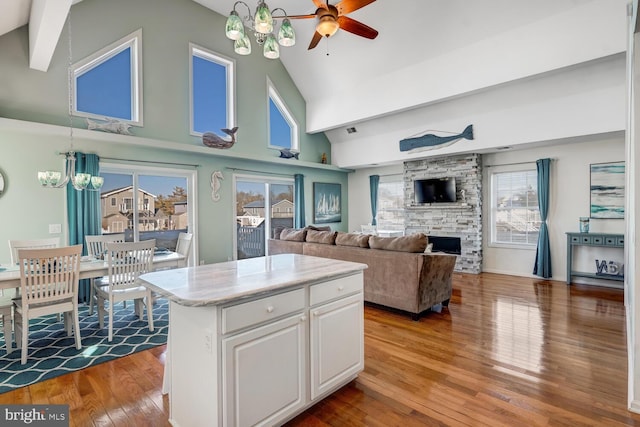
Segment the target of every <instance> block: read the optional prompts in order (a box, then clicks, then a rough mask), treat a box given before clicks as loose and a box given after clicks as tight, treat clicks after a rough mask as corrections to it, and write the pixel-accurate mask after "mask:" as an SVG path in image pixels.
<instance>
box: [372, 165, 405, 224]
mask: <svg viewBox="0 0 640 427" xmlns="http://www.w3.org/2000/svg"><path fill="white" fill-rule="evenodd" d="M385 178H386V177H380V182H379V183H378V212H377V215H376V222H377V223H378V225H377V227H378V229H380V230H404V182H403V181H402V180H397V179H396V180H391V177H389V179H388V180H386V179H385Z"/></svg>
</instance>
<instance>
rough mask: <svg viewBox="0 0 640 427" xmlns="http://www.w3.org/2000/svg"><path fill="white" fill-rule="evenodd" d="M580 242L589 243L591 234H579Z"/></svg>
mask: <svg viewBox="0 0 640 427" xmlns="http://www.w3.org/2000/svg"><path fill="white" fill-rule="evenodd" d="M580 243H584V244H585V245H590V244H591V236H580Z"/></svg>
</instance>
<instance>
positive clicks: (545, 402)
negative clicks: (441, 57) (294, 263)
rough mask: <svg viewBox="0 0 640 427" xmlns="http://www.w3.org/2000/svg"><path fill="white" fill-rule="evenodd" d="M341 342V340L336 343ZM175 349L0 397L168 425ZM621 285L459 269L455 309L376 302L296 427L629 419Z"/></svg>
mask: <svg viewBox="0 0 640 427" xmlns="http://www.w3.org/2000/svg"><path fill="white" fill-rule="evenodd" d="M336 351H339V349H336ZM163 357H164V346H163V347H158V348H155V349H152V350H148V351H145V352H141V353H137V354H135V355H131V356H127V357H123V358H121V359H118V360H115V361H113V362H108V363H104V364H101V365H98V366H94V367H91V368H88V369H85V370H82V371H79V372H75V373H72V374H68V375H65V376H62V377H58V378H54V379H52V380H48V381H44V382H41V383H39V384H35V385H33V386H30V387H25V388H22V389H19V390H16V391H13V392H10V393H5V394H1V395H0V404H6V403H67V404H69V405H70V412H71V425H77V426H90V425H99V426H110V425H115V426H145V425H149V426H162V425H168V422H167V418H168V400H167V397H166V396H162V395H161V393H160V388H161V384H162V369H163V361H164V359H163ZM626 395H627V359H626V338H625V312H624V306H623V294H622V291H620V290H615V289H607V288H598V287H590V286H578V285H572V286H567V285H566V284H564V283H563V282H552V281H544V280H537V279H527V278H520V277H513V276H504V275H497V274H488V273H483V274H481V275H477V276H476V275H464V274H456V276H455V279H454V295H453V298H452V299H451V304H450V305H449V308H448V309H444V310H443V311H442V313H428V314H426V315H425V316H423V317H422V318H421V319H420V321H418V322H414V321H412V320H411V319H410V316H408V315H407V314H400V313H395V312H391V311H388V310H384V309H381V308H377V307H371V306H367V307H366V308H365V370H364V372H362V373H361V374H360V376H359V377H358V379H357V380H355V381H353V382H351V383H350V384H349V385H347V386H346V387H343V388H342V389H341V390H339V391H338V392H336V393H334V394H333V395H331V396H329V397H328V398H326V399H325V400H323V401H322V402H320V403H319V404H317V405H316V406H314V407H312V408H310V409H309V410H307V411H306V412H304V413H303V414H301V415H299V416H298V417H296V418H295V419H293V420H291V421H290V422H289V423H287V425H288V426H305V427H306V426H384V427H388V426H403V427H410V426H425V425H426V426H485V425H486V426H509V427H513V426H625V425H636V424H637V425H640V415H638V414H634V413H631V412H628V411H627V409H626V399H627V397H626Z"/></svg>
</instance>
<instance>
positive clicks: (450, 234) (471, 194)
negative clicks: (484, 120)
mask: <svg viewBox="0 0 640 427" xmlns="http://www.w3.org/2000/svg"><path fill="white" fill-rule="evenodd" d="M481 163H482V162H481V156H480V155H479V154H466V155H459V156H446V157H434V158H429V159H423V160H414V161H409V162H405V164H404V197H405V199H404V206H405V229H406V233H407V234H411V233H419V232H421V233H425V234H426V235H427V236H434V241H433V243H434V250H438V248H439V249H440V250H442V251H445V252H452V251H453V250H454V249H457V248H456V244H457V241H458V239H459V251H460V254H459V255H458V260H457V261H456V267H455V270H456V271H460V272H464V273H474V274H478V273H480V272H481V271H482V164H481ZM444 177H455V181H456V202H452V203H429V204H417V203H416V202H415V193H414V181H415V180H416V179H426V178H444ZM438 238H441V239H438ZM452 248H453V249H452Z"/></svg>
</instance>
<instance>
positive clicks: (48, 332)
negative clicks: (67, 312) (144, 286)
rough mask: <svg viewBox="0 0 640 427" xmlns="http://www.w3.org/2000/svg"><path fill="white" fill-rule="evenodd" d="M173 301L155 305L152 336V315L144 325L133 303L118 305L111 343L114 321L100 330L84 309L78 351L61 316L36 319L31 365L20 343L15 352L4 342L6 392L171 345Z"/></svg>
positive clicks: (0, 363)
mask: <svg viewBox="0 0 640 427" xmlns="http://www.w3.org/2000/svg"><path fill="white" fill-rule="evenodd" d="M168 307H169V305H168V301H167V300H165V299H158V300H156V303H155V305H154V306H153V320H154V330H153V332H149V327H148V324H147V320H146V319H147V317H146V312H145V314H144V316H143V320H142V321H140V320H139V319H138V317H137V316H136V315H135V314H134V311H133V308H134V304H133V302H132V301H129V302H128V303H127V307H126V308H125V307H123V304H117V305H116V307H115V308H116V310H115V318H114V323H113V340H112V341H111V342H109V341H108V340H107V338H108V326H107V325H108V320H107V316H105V321H104V323H105V325H104V329H100V325H99V324H98V316H97V313H96V312H95V311H94V313H93V315H92V316H89V307H88V306H85V305H81V306H80V307H79V314H80V331H81V336H82V348H81V349H80V350H77V349H76V347H75V338H74V337H73V335H72V336H70V337H68V336H67V333H66V331H65V330H64V323H63V322H62V321H58V320H57V317H56V315H51V316H44V317H40V318H37V319H32V320H31V321H30V323H29V346H28V348H29V353H28V356H27V363H26V364H25V365H22V364H20V350H19V349H17V347H16V344H15V340H14V343H13V351H12V352H11V353H10V354H7V353H6V351H5V345H4V337H0V393H5V392H7V391H10V390H13V389H16V388H20V387H24V386H27V385H30V384H34V383H37V382H39V381H43V380H46V379H49V378H54V377H57V376H59V375H63V374H67V373H69V372H73V371H77V370H80V369H84V368H86V367H89V366H93V365H97V364H99V363H103V362H106V361H109V360H113V359H115V358H118V357H122V356H126V355H128V354H132V353H136V352H138V351H142V350H146V349H149V348H152V347H156V346H158V345H162V344H166V342H167V330H168V324H169V321H168V320H169V314H168Z"/></svg>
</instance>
